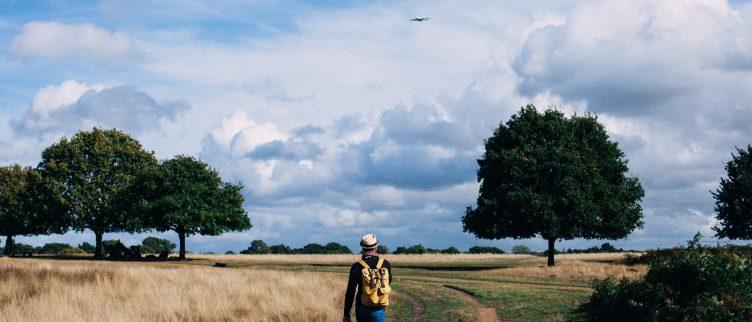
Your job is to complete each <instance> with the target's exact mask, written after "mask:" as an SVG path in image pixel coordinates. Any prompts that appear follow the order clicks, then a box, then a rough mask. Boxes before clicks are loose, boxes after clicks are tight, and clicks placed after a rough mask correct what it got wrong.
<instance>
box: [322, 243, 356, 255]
mask: <svg viewBox="0 0 752 322" xmlns="http://www.w3.org/2000/svg"><path fill="white" fill-rule="evenodd" d="M324 250H325V251H326V253H327V254H352V251H351V250H350V248H349V247H347V246H345V245H340V244H339V243H334V242H332V243H328V244H326V246H324Z"/></svg>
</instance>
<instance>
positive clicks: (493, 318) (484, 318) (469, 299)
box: [444, 285, 501, 322]
mask: <svg viewBox="0 0 752 322" xmlns="http://www.w3.org/2000/svg"><path fill="white" fill-rule="evenodd" d="M444 287H446V288H448V289H450V290H452V291H454V293H456V294H457V296H458V297H459V298H460V299H461V300H462V301H464V302H465V303H468V304H470V305H473V306H475V307H477V308H478V322H501V319H499V316H498V315H496V309H494V308H492V307H487V306H484V305H482V304H480V302H478V301H477V300H476V299H475V298H474V297H473V296H472V295H470V294H468V293H470V292H469V291H468V290H465V289H463V288H459V287H456V286H452V285H444Z"/></svg>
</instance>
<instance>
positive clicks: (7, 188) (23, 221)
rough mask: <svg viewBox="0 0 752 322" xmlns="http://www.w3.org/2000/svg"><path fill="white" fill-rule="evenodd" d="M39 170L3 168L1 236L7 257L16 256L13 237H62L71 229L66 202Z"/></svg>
mask: <svg viewBox="0 0 752 322" xmlns="http://www.w3.org/2000/svg"><path fill="white" fill-rule="evenodd" d="M56 196H57V194H56V193H55V192H54V191H53V190H52V187H51V185H50V184H48V182H47V181H45V179H44V178H43V177H42V175H41V173H40V172H39V171H37V170H36V169H32V168H29V167H26V168H23V167H21V166H20V165H17V164H16V165H12V166H7V167H0V233H2V236H5V237H6V242H5V249H4V251H5V254H6V255H8V256H12V255H13V254H14V242H13V237H15V236H19V235H42V234H52V233H57V234H62V233H64V232H65V231H66V230H67V229H68V224H69V223H68V222H67V220H66V217H65V216H64V208H63V202H62V200H60V199H59V198H57V197H56Z"/></svg>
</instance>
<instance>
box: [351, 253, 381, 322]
mask: <svg viewBox="0 0 752 322" xmlns="http://www.w3.org/2000/svg"><path fill="white" fill-rule="evenodd" d="M361 259H363V261H364V262H366V264H368V266H370V267H371V268H376V264H377V263H378V262H379V256H370V255H363V257H361ZM381 267H382V268H386V269H387V270H388V271H389V285H391V284H392V264H390V263H389V261H388V260H384V263H383V264H381ZM362 270H363V265H360V263H358V262H355V263H354V264H352V266H351V267H350V278H349V279H348V281H347V291H346V292H345V312H344V316H345V317H349V316H350V310H351V309H352V304H353V297H354V298H355V305H358V306H363V302H362V301H361V300H360V296H361V295H362V294H363V285H361V284H362V283H363V279H362V278H361V272H362ZM356 289H357V294H356V292H355V291H356Z"/></svg>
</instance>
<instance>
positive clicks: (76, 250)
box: [58, 248, 87, 256]
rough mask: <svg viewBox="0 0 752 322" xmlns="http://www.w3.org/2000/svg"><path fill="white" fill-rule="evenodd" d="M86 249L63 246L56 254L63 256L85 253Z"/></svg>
mask: <svg viewBox="0 0 752 322" xmlns="http://www.w3.org/2000/svg"><path fill="white" fill-rule="evenodd" d="M86 254H87V253H86V251H85V250H83V249H81V248H63V249H61V250H60V253H59V254H58V255H65V256H71V255H86Z"/></svg>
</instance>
